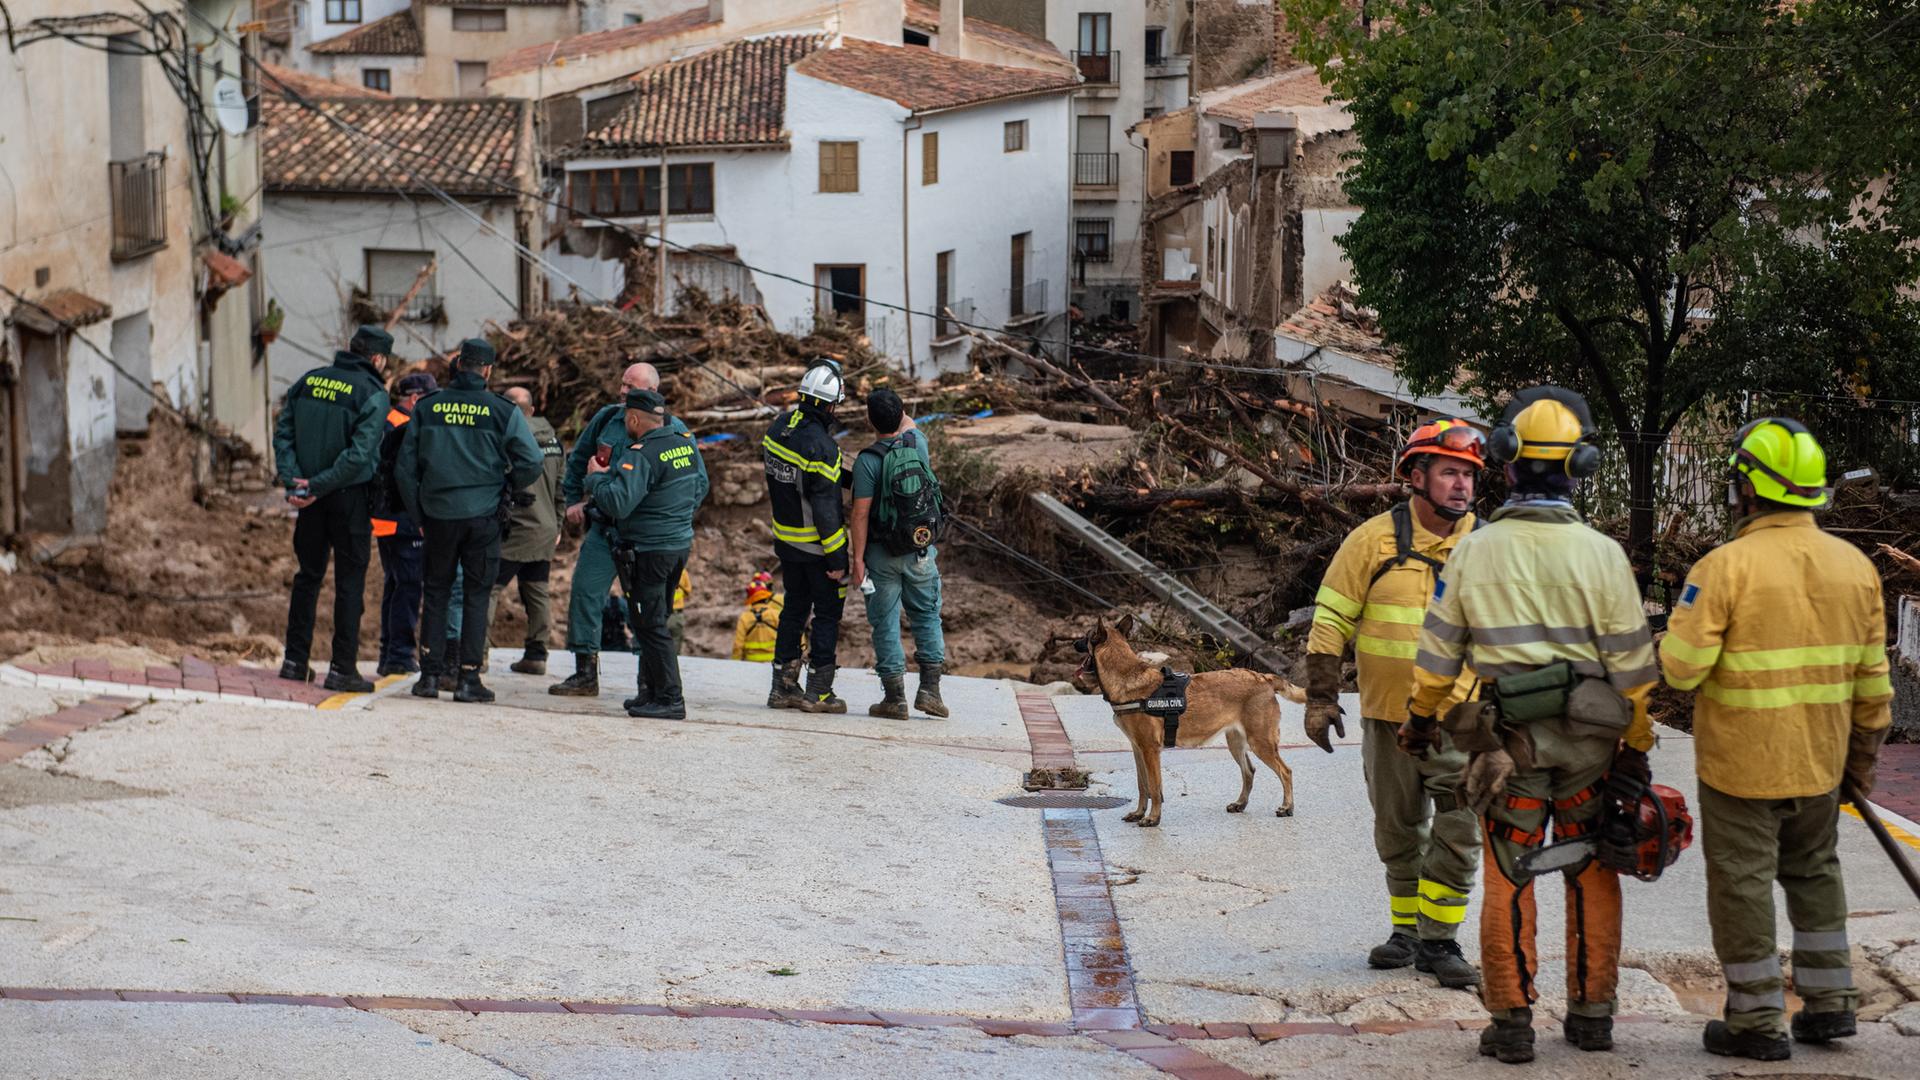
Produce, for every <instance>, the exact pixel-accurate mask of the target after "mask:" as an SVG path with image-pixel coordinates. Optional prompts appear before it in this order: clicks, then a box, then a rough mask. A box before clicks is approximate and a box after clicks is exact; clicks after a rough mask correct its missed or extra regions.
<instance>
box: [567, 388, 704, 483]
mask: <svg viewBox="0 0 1920 1080" xmlns="http://www.w3.org/2000/svg"><path fill="white" fill-rule="evenodd" d="M666 430H669V431H672V432H674V433H675V434H679V435H685V434H686V433H687V425H685V424H683V423H681V422H680V418H679V417H677V416H669V417H667V426H666ZM632 441H633V440H632V439H630V438H628V437H627V407H626V405H625V404H624V403H622V402H615V403H613V404H612V405H604V406H601V408H600V411H599V412H597V413H594V414H593V419H591V420H589V421H587V426H586V427H584V428H581V429H580V438H579V439H578V440H576V441H575V442H574V444H573V450H572V451H571V452H569V453H568V454H567V474H566V476H565V477H563V478H562V479H561V481H560V498H561V501H562V504H563V506H572V505H573V504H574V503H577V502H579V501H580V500H582V499H584V498H586V497H587V495H586V480H587V462H588V461H591V460H592V459H593V455H594V452H595V451H597V450H599V449H600V448H601V447H603V446H611V447H613V449H614V452H615V453H618V452H619V451H620V450H621V449H622V448H624V447H625V446H626V445H627V444H628V443H630V442H632Z"/></svg>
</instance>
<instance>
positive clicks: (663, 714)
mask: <svg viewBox="0 0 1920 1080" xmlns="http://www.w3.org/2000/svg"><path fill="white" fill-rule="evenodd" d="M627 715H628V716H635V717H640V718H642V719H646V720H685V719H686V718H687V703H686V701H685V699H683V698H675V699H673V700H672V701H663V700H661V699H659V698H655V697H651V696H649V697H648V699H647V700H646V701H645V702H642V703H641V704H639V705H630V706H628V707H627Z"/></svg>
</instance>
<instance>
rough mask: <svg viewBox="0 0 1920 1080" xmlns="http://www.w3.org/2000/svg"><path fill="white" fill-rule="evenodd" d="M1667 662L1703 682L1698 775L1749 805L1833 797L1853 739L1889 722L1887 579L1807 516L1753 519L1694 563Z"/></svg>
mask: <svg viewBox="0 0 1920 1080" xmlns="http://www.w3.org/2000/svg"><path fill="white" fill-rule="evenodd" d="M1660 665H1661V668H1662V670H1663V672H1664V674H1665V675H1666V679H1667V685H1669V686H1672V687H1674V688H1675V689H1677V690H1696V688H1697V692H1696V693H1695V694H1694V698H1693V737H1694V763H1695V766H1696V768H1697V769H1698V770H1699V773H1700V779H1701V780H1702V781H1704V782H1705V783H1706V784H1707V786H1709V787H1711V788H1713V789H1714V790H1716V791H1720V792H1724V793H1725V794H1728V795H1733V796H1737V797H1739V798H1743V799H1794V798H1799V797H1801V796H1806V795H1824V794H1826V793H1827V792H1829V791H1832V790H1833V789H1834V788H1836V787H1839V786H1840V775H1841V772H1842V771H1843V770H1844V768H1845V766H1846V761H1847V736H1848V735H1849V733H1851V732H1853V731H1878V730H1879V729H1881V728H1883V727H1886V726H1887V725H1888V724H1889V723H1891V722H1892V719H1893V715H1892V709H1891V707H1890V703H1891V702H1892V700H1893V685H1892V683H1891V682H1890V681H1889V680H1888V675H1887V621H1886V607H1885V601H1884V600H1883V599H1882V598H1881V594H1880V575H1879V573H1877V572H1876V571H1875V570H1874V568H1873V563H1872V562H1870V561H1868V559H1867V557H1866V556H1865V555H1863V554H1861V553H1860V552H1859V550H1858V549H1856V548H1855V547H1854V546H1853V545H1852V544H1849V543H1847V542H1846V541H1844V540H1842V539H1840V538H1839V537H1836V536H1833V535H1831V534H1829V533H1826V532H1823V531H1821V529H1820V528H1819V527H1818V526H1816V525H1815V524H1814V522H1813V515H1812V514H1811V513H1808V512H1804V511H1787V512H1782V513H1773V514H1762V515H1760V516H1758V517H1756V518H1753V519H1752V520H1750V521H1748V522H1747V523H1746V524H1744V525H1743V526H1741V528H1740V532H1739V535H1738V536H1736V537H1735V538H1734V539H1733V540H1732V541H1730V542H1729V543H1727V544H1724V545H1722V546H1720V547H1718V548H1716V549H1714V550H1713V551H1709V552H1707V554H1706V556H1705V557H1704V558H1702V559H1701V560H1700V561H1699V562H1697V563H1695V564H1694V567H1693V571H1692V572H1691V573H1689V574H1688V575H1687V583H1686V585H1685V586H1684V587H1683V588H1682V589H1681V591H1680V600H1679V603H1678V604H1677V605H1676V606H1675V607H1674V610H1673V615H1672V617H1671V618H1670V619H1669V620H1668V622H1667V636H1666V637H1664V638H1662V639H1661V641H1660Z"/></svg>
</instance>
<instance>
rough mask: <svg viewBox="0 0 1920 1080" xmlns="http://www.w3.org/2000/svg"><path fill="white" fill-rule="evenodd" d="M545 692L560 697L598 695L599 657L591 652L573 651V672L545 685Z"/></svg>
mask: <svg viewBox="0 0 1920 1080" xmlns="http://www.w3.org/2000/svg"><path fill="white" fill-rule="evenodd" d="M547 693H549V694H558V695H560V696H561V697H599V696H600V658H599V657H598V656H596V655H594V654H592V653H574V654H573V674H571V675H569V676H567V677H566V678H565V679H562V680H561V681H559V682H557V683H554V684H553V685H552V686H549V687H547Z"/></svg>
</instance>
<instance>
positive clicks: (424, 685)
mask: <svg viewBox="0 0 1920 1080" xmlns="http://www.w3.org/2000/svg"><path fill="white" fill-rule="evenodd" d="M409 692H410V693H412V694H413V696H414V697H430V698H437V697H439V696H440V673H439V672H438V671H435V670H434V669H433V661H432V660H431V659H429V660H428V661H427V663H426V666H425V667H423V668H422V669H421V671H420V678H419V679H417V680H416V681H415V682H414V684H413V689H412V690H411V691H409Z"/></svg>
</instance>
